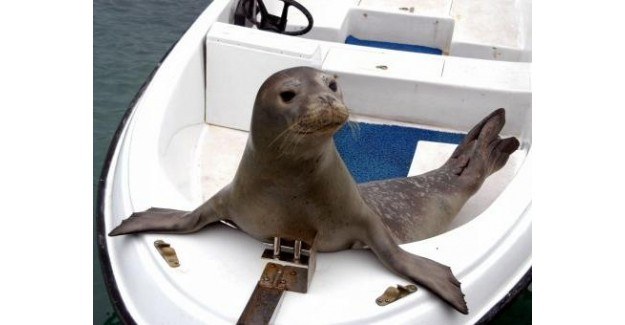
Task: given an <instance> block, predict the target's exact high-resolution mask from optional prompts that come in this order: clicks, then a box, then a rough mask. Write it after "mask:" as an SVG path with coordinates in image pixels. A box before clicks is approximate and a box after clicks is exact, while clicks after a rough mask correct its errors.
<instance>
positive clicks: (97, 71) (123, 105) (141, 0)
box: [93, 0, 531, 324]
mask: <svg viewBox="0 0 625 325" xmlns="http://www.w3.org/2000/svg"><path fill="white" fill-rule="evenodd" d="M270 1H273V0H270ZM210 2H211V1H210V0H94V3H93V142H94V143H93V155H94V157H93V193H94V202H95V198H96V195H97V180H98V177H99V176H100V173H101V171H102V165H103V163H104V158H105V156H106V151H107V149H108V146H109V144H110V142H111V139H112V137H113V134H114V133H115V129H116V128H117V125H118V124H119V122H120V120H121V118H122V116H123V114H124V112H125V111H126V109H127V107H128V104H129V103H130V101H131V100H132V97H133V96H134V95H135V93H136V92H137V91H138V90H139V87H141V84H143V82H144V81H145V80H146V78H147V77H148V75H149V74H150V72H151V71H152V70H153V69H154V67H155V66H156V64H157V63H158V62H159V60H160V59H161V58H162V57H163V55H165V53H166V52H167V50H168V49H169V48H170V47H171V46H172V45H173V44H174V43H175V42H176V41H177V40H178V39H179V38H180V36H182V34H183V33H184V32H185V31H186V30H187V29H188V28H189V26H190V25H191V24H192V23H193V21H194V20H195V19H196V18H197V16H198V15H199V14H200V13H202V11H203V10H204V9H205V8H206V7H207V6H208V5H209V4H210ZM94 207H95V204H94ZM94 216H95V211H94ZM93 232H94V239H95V220H94V229H93ZM93 257H94V258H93V323H94V324H118V323H120V320H119V318H117V316H116V315H115V312H114V311H113V307H112V306H111V303H110V301H109V298H108V295H107V293H106V288H105V285H104V281H103V278H102V273H101V271H100V261H99V258H98V249H97V245H96V243H95V240H94V242H93ZM494 323H499V324H531V293H530V292H527V291H525V292H524V293H523V294H521V295H520V297H519V298H518V299H517V300H516V301H515V302H513V303H512V304H511V306H510V307H509V308H507V309H506V310H504V312H502V313H501V314H500V315H499V316H498V317H497V319H495V321H494Z"/></svg>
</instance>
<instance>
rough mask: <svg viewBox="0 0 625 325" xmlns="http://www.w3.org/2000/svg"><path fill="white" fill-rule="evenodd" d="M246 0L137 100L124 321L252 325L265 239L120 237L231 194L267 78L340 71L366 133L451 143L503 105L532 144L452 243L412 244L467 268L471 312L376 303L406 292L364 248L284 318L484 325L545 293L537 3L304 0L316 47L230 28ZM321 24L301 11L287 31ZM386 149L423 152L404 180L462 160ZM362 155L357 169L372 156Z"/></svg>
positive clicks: (448, 235) (117, 162)
mask: <svg viewBox="0 0 625 325" xmlns="http://www.w3.org/2000/svg"><path fill="white" fill-rule="evenodd" d="M238 3H239V1H238V0H215V1H213V3H212V4H211V5H210V6H209V7H208V8H207V9H206V10H205V11H204V12H203V13H202V14H201V15H200V16H199V18H198V19H197V20H196V21H195V23H194V24H193V25H192V26H191V27H190V28H189V30H188V31H187V32H186V33H185V34H184V36H182V38H181V39H180V40H179V41H178V42H177V44H176V45H175V46H174V47H173V48H172V49H171V51H170V52H169V53H168V55H166V57H165V58H164V59H163V60H162V62H161V64H160V65H159V66H158V67H157V69H155V71H154V73H153V74H152V75H150V77H149V79H148V80H147V81H146V83H145V84H144V86H143V87H142V88H141V90H140V91H139V93H138V94H137V95H136V97H135V99H134V100H133V101H132V103H131V104H130V107H129V109H128V111H127V112H126V115H125V116H124V118H123V121H122V122H121V124H120V126H119V128H118V130H117V132H116V134H115V136H114V140H113V142H112V144H111V147H110V149H109V153H108V156H107V160H106V163H105V167H104V170H103V173H102V178H101V179H100V187H99V199H98V221H97V223H98V244H99V247H100V253H101V254H100V257H101V259H102V264H103V272H104V277H105V282H106V284H107V287H108V290H109V295H110V297H111V300H112V302H113V304H114V306H115V309H116V311H117V312H118V314H119V316H120V317H121V318H122V320H124V322H127V323H132V322H135V323H140V324H160V323H170V324H171V323H175V324H196V323H198V324H200V323H202V324H222V323H223V324H231V323H235V322H236V321H237V319H238V318H239V316H240V315H241V312H242V311H243V309H244V308H245V306H246V303H247V302H248V299H249V298H250V295H251V293H252V291H253V290H254V287H255V285H256V283H257V282H258V280H259V277H260V275H261V273H262V271H263V268H264V267H265V264H266V263H267V262H266V260H262V259H261V258H260V257H261V254H262V252H263V250H264V248H265V246H264V245H263V244H261V243H260V242H258V241H256V240H254V239H252V238H251V237H249V236H248V235H246V234H245V233H243V232H241V231H238V230H236V229H232V228H230V227H228V226H226V225H217V226H212V227H209V228H206V229H205V230H203V231H200V232H198V233H194V234H188V235H155V234H145V235H135V236H121V237H108V236H106V234H108V233H109V232H110V231H111V229H112V228H113V227H115V226H116V225H118V224H119V223H120V222H121V220H122V219H124V218H126V217H128V216H129V215H130V214H132V212H134V211H142V210H145V209H147V208H150V207H153V206H154V207H167V208H176V209H181V210H192V209H194V208H195V207H197V206H198V205H199V204H201V203H202V202H204V201H205V200H206V199H208V198H209V197H210V196H211V195H212V194H214V193H215V192H216V191H217V190H219V189H220V188H221V187H222V186H224V185H225V184H227V183H228V182H229V181H230V180H231V178H232V177H233V175H234V172H235V171H236V168H237V165H238V161H239V159H240V157H241V155H242V152H243V149H244V147H245V141H246V139H247V133H248V131H249V123H250V117H251V109H252V106H253V101H254V97H255V95H256V91H257V90H258V88H259V86H260V84H261V83H262V81H264V80H265V79H266V78H267V77H268V76H269V75H271V74H272V73H274V72H276V71H279V70H281V69H285V68H288V67H293V66H312V67H316V68H318V69H321V70H324V71H328V72H331V73H334V74H336V75H337V76H338V78H339V79H338V80H339V81H340V84H341V87H342V89H343V93H344V98H345V102H346V104H347V105H348V107H350V109H351V111H352V113H353V116H352V120H353V121H357V122H360V123H362V126H363V128H362V129H361V132H365V130H364V129H366V128H368V126H372V127H371V128H373V129H375V128H376V126H378V127H379V128H381V129H384V127H385V126H388V125H392V126H394V127H396V128H397V129H398V130H405V131H406V132H409V133H410V132H413V131H414V130H415V129H416V130H423V129H425V130H430V131H432V132H434V133H435V134H438V135H442V137H443V138H444V137H445V136H452V137H453V136H454V134H457V133H462V132H467V131H468V130H469V129H470V128H471V127H472V126H473V125H474V124H475V123H477V122H478V121H479V120H481V118H483V117H484V116H486V115H487V114H488V113H490V112H491V111H493V110H494V109H496V108H499V107H504V108H506V114H507V124H506V127H505V128H504V130H503V132H502V133H503V134H504V135H507V136H516V137H517V138H518V139H519V140H520V142H521V147H520V149H519V150H518V151H517V152H516V153H515V154H513V155H512V156H511V158H510V160H509V162H508V164H507V165H506V166H505V167H504V168H503V169H502V170H500V171H499V172H497V173H496V174H494V175H493V176H491V177H490V178H489V180H487V181H486V183H485V184H484V185H483V187H482V189H481V190H480V191H479V192H478V194H477V195H476V196H475V197H473V198H472V199H471V200H470V201H469V202H468V203H467V205H466V206H465V207H464V208H463V209H462V211H461V212H460V215H459V216H458V217H457V218H456V219H455V220H454V222H453V224H452V226H451V228H450V229H449V231H447V232H445V233H443V234H441V235H438V236H435V237H432V238H429V239H426V240H422V241H418V242H414V243H408V244H404V245H402V248H403V249H405V250H406V251H408V252H410V253H413V254H417V255H420V256H425V257H428V258H430V259H433V260H436V261H438V262H441V263H443V264H446V265H449V266H450V267H451V268H452V270H453V271H454V274H455V275H456V276H457V278H458V279H459V280H460V281H461V282H462V289H463V292H464V293H465V294H466V297H465V298H466V301H467V304H468V307H469V314H468V315H463V314H461V313H458V312H457V311H455V310H453V309H452V308H450V307H449V306H448V305H446V304H444V303H442V301H441V300H440V299H439V298H437V297H435V296H434V295H433V294H431V293H430V292H428V291H427V290H418V291H417V292H416V293H413V294H411V295H409V296H407V297H405V298H402V299H400V300H397V301H395V302H393V303H391V304H389V305H387V306H383V307H381V306H378V305H377V304H376V303H375V299H376V298H377V297H378V296H380V295H381V294H382V293H383V292H384V290H385V289H386V288H387V287H389V286H392V285H396V284H408V282H407V281H406V280H404V279H403V278H401V277H399V276H398V275H395V274H393V273H392V272H390V271H388V270H387V269H386V268H384V267H383V266H382V265H381V263H379V262H378V261H377V259H376V258H375V256H374V255H373V254H371V253H370V252H368V251H367V250H349V251H341V252H338V253H320V254H319V255H318V256H317V266H316V271H315V273H314V278H313V280H312V282H311V284H310V287H309V289H308V292H307V293H306V294H302V293H294V292H286V293H285V294H284V295H283V298H282V300H281V305H280V306H279V307H278V309H277V310H276V311H275V312H274V314H273V318H272V320H271V322H272V323H275V324H293V323H297V324H337V323H341V324H371V323H388V324H473V323H477V322H484V321H487V320H489V319H490V318H491V317H493V316H494V315H495V314H496V313H497V312H498V311H499V310H500V309H501V308H502V306H503V305H505V304H506V302H507V301H509V300H510V299H511V298H512V297H513V296H514V295H515V294H516V293H517V292H518V291H519V290H521V289H524V288H525V287H526V286H527V284H528V283H529V281H530V280H531V264H532V254H531V237H532V234H531V224H532V207H531V206H532V205H531V161H532V151H531V150H530V148H531V143H532V137H531V127H532V120H531V112H532V105H531V89H530V68H531V63H530V61H531V53H532V52H531V2H530V0H516V1H514V0H501V1H490V0H453V1H452V0H432V1H416V0H332V1H331V0H301V1H299V3H301V5H302V6H303V7H304V8H306V9H307V11H309V12H310V14H311V16H312V17H313V21H314V23H313V26H312V29H311V30H310V31H309V32H308V33H306V34H304V35H302V36H288V35H282V34H280V33H275V32H271V31H265V30H259V29H257V28H251V27H250V26H249V25H250V24H249V22H247V23H246V25H248V26H238V25H235V24H233V21H234V20H235V11H236V10H235V9H236V6H237V4H238ZM265 4H266V5H267V9H268V10H269V12H274V13H278V12H280V11H281V8H282V7H281V6H282V2H279V1H277V0H265ZM275 25H279V24H275ZM307 25H308V21H307V18H306V16H305V15H303V14H301V13H299V12H298V11H297V8H295V9H294V7H291V10H290V12H289V19H288V23H287V24H286V28H285V30H287V31H300V30H304V29H306V26H307ZM274 27H275V26H274ZM346 41H347V43H350V44H346ZM363 45H365V46H363ZM381 47H387V48H381ZM420 47H421V48H420ZM415 51H422V52H423V51H425V52H428V51H429V52H433V53H436V52H439V53H441V55H436V54H426V53H417V52H415ZM376 132H377V131H376ZM379 132H382V133H384V132H385V131H384V130H382V131H379ZM415 132H417V131H415ZM419 132H421V131H419ZM347 133H348V132H347ZM373 134H374V135H373V136H375V132H374V133H373ZM345 136H346V137H349V136H351V135H345ZM352 137H355V138H358V132H357V134H356V135H355V136H352ZM380 139H382V140H379V142H380V141H381V143H383V144H385V145H384V147H385V148H383V149H384V150H391V151H390V154H391V155H395V154H396V153H395V152H393V151H392V150H395V149H388V148H390V147H393V148H395V147H397V146H394V145H389V144H391V143H394V144H398V143H399V145H398V146H399V147H401V148H399V149H397V150H400V151H401V150H404V149H406V148H408V149H410V150H408V151H409V153H410V155H409V159H408V160H407V162H404V165H402V166H400V167H401V168H399V169H400V170H404V171H405V173H406V174H407V175H413V174H419V173H422V172H425V171H427V170H429V169H433V168H436V167H438V166H439V165H440V164H441V163H442V161H444V160H445V159H446V158H447V156H448V155H449V154H450V153H451V150H453V148H454V145H453V144H450V143H447V142H453V141H452V140H450V141H448V140H444V141H443V142H440V139H441V138H440V137H437V136H432V137H430V138H428V137H425V138H424V139H421V140H420V141H418V142H415V141H416V140H411V141H413V142H408V143H406V142H405V141H407V140H405V138H401V137H398V138H397V139H395V138H391V139H390V141H389V139H388V138H384V137H382V138H380ZM437 139H438V140H437ZM385 141H386V142H385ZM387 145H388V146H387ZM387 147H388V148H387ZM372 148H374V149H375V148H376V147H375V146H373V147H372ZM404 151H405V150H404ZM342 153H343V152H342ZM351 157H352V158H351V159H352V160H351V161H355V163H356V165H358V162H362V161H365V160H370V158H368V157H367V156H366V155H364V156H363V155H361V156H358V154H353V153H352V156H351ZM359 157H360V158H359ZM346 160H347V159H346ZM371 160H374V159H373V158H371ZM382 163H384V162H382ZM348 166H350V163H349V162H348ZM350 168H351V167H350ZM354 168H356V167H354ZM402 168H403V169H402ZM373 169H374V170H376V171H380V170H382V171H383V170H384V168H377V167H376V168H373ZM352 173H354V175H356V176H358V175H363V174H362V171H358V170H352ZM359 173H360V174H359ZM366 173H367V172H364V174H366ZM370 176H371V175H368V174H366V175H365V176H363V177H365V178H366V177H370ZM383 176H384V175H382V176H380V175H377V174H376V175H374V176H373V177H383ZM404 176H406V175H404ZM356 178H357V179H358V177H356ZM156 240H164V241H165V242H167V243H169V244H171V246H172V247H173V248H174V249H175V250H176V253H177V256H178V258H179V261H180V266H179V267H176V268H172V267H170V266H168V264H167V263H166V262H165V261H164V260H163V258H162V257H161V255H160V254H159V253H158V251H157V250H156V249H155V247H154V242H155V241H156Z"/></svg>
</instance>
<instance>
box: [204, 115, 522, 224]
mask: <svg viewBox="0 0 625 325" xmlns="http://www.w3.org/2000/svg"><path fill="white" fill-rule="evenodd" d="M351 120H352V121H354V122H365V123H371V124H390V125H399V126H406V127H414V128H420V129H428V130H436V131H447V132H454V133H463V132H462V131H458V130H447V129H441V128H435V127H431V126H424V125H419V124H413V123H403V122H396V121H389V120H382V119H377V118H372V117H365V116H357V117H352V118H351ZM247 137H248V132H245V131H240V130H235V129H230V128H225V127H220V126H216V125H209V124H207V125H206V128H205V129H204V132H203V133H202V136H201V137H200V140H199V141H200V143H199V148H198V149H199V150H200V152H199V159H200V173H201V189H202V200H203V201H205V200H208V199H209V198H210V197H211V196H212V195H214V194H215V193H217V192H218V191H219V190H220V189H221V188H222V187H224V186H225V185H227V184H228V183H230V181H231V180H232V178H233V177H234V174H235V173H236V170H237V168H238V165H239V161H240V160H241V157H242V156H243V151H244V150H245V145H246V142H247ZM455 147H456V145H455V144H449V143H442V142H432V141H419V142H418V143H417V148H416V150H415V154H414V157H413V160H412V163H411V165H410V170H409V172H408V175H406V176H414V175H420V174H423V173H425V172H428V171H430V170H433V169H436V168H438V167H440V166H441V165H442V164H443V163H444V162H445V161H446V160H447V159H448V158H449V156H450V155H451V153H452V152H453V150H454V149H455ZM524 157H525V152H523V151H521V150H518V151H517V152H516V153H514V154H512V155H511V156H510V159H509V161H508V163H507V164H506V166H504V168H502V169H501V170H499V171H498V172H497V173H495V174H493V175H492V176H490V177H489V178H488V179H487V180H486V182H485V183H484V185H483V186H482V188H481V189H480V190H479V191H478V193H477V194H476V195H474V196H473V197H472V198H471V199H470V200H469V201H468V202H467V204H466V205H465V206H464V207H463V208H462V210H461V211H460V213H459V214H458V216H457V217H456V218H455V219H454V221H453V222H452V224H451V225H450V230H451V229H454V228H456V227H459V226H461V225H463V224H465V223H466V222H468V221H470V220H472V219H473V218H475V217H476V216H478V215H479V214H480V213H482V212H483V211H484V210H485V209H486V208H488V206H490V204H491V203H492V202H493V201H494V200H495V199H496V198H497V197H498V196H499V194H501V192H502V191H503V190H504V189H505V187H506V186H507V185H508V183H510V181H511V180H512V178H513V177H514V175H515V173H516V172H517V170H518V169H519V167H520V166H521V164H522V161H523V158H524Z"/></svg>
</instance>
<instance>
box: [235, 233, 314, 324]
mask: <svg viewBox="0 0 625 325" xmlns="http://www.w3.org/2000/svg"><path fill="white" fill-rule="evenodd" d="M316 255H317V254H316V249H314V248H313V247H312V245H310V244H307V243H305V242H303V241H301V240H295V241H287V240H282V239H281V238H279V237H275V238H274V239H273V245H271V247H270V248H268V249H265V251H264V252H263V255H262V258H263V259H266V260H269V262H268V263H267V265H265V269H264V271H263V274H262V275H261V277H260V280H259V281H258V284H256V288H254V292H252V296H251V297H250V299H249V300H248V302H247V305H246V306H245V309H244V310H243V313H241V316H240V317H239V320H238V321H237V324H268V323H269V322H270V320H271V318H272V316H273V314H274V311H275V309H276V308H277V307H278V305H279V304H280V301H281V298H282V294H283V293H284V291H293V292H299V293H306V292H307V291H308V286H309V285H310V282H311V280H312V275H313V273H314V271H315V265H316V263H315V261H316Z"/></svg>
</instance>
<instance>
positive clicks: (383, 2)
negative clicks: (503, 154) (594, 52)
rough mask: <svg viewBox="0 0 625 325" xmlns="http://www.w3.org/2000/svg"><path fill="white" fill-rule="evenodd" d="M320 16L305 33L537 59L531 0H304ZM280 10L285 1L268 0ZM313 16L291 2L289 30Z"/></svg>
mask: <svg viewBox="0 0 625 325" xmlns="http://www.w3.org/2000/svg"><path fill="white" fill-rule="evenodd" d="M299 2H300V3H301V4H302V5H303V6H304V7H306V8H307V9H308V10H309V11H310V13H311V15H312V16H313V18H314V26H313V29H312V31H310V32H309V33H307V34H306V35H304V36H303V37H304V38H310V39H317V40H323V41H329V42H336V43H343V42H345V40H346V38H347V37H348V36H350V35H351V36H354V37H357V38H359V39H362V40H368V41H378V42H390V43H400V44H411V45H420V46H426V47H431V48H435V49H439V50H441V51H442V52H443V53H444V54H447V55H451V56H461V57H472V58H480V59H488V60H503V61H522V62H529V61H531V0H500V1H492V0H427V1H421V0H360V1H358V0H338V1H334V0H300V1H299ZM265 3H266V5H267V8H268V10H269V12H270V13H273V14H276V15H279V14H280V13H281V11H282V2H280V1H278V0H265ZM306 25H307V20H306V18H305V16H304V15H303V14H301V13H300V12H299V11H298V10H296V9H294V8H292V7H291V9H290V12H289V19H288V27H287V30H296V29H301V28H304V27H305V26H306Z"/></svg>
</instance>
